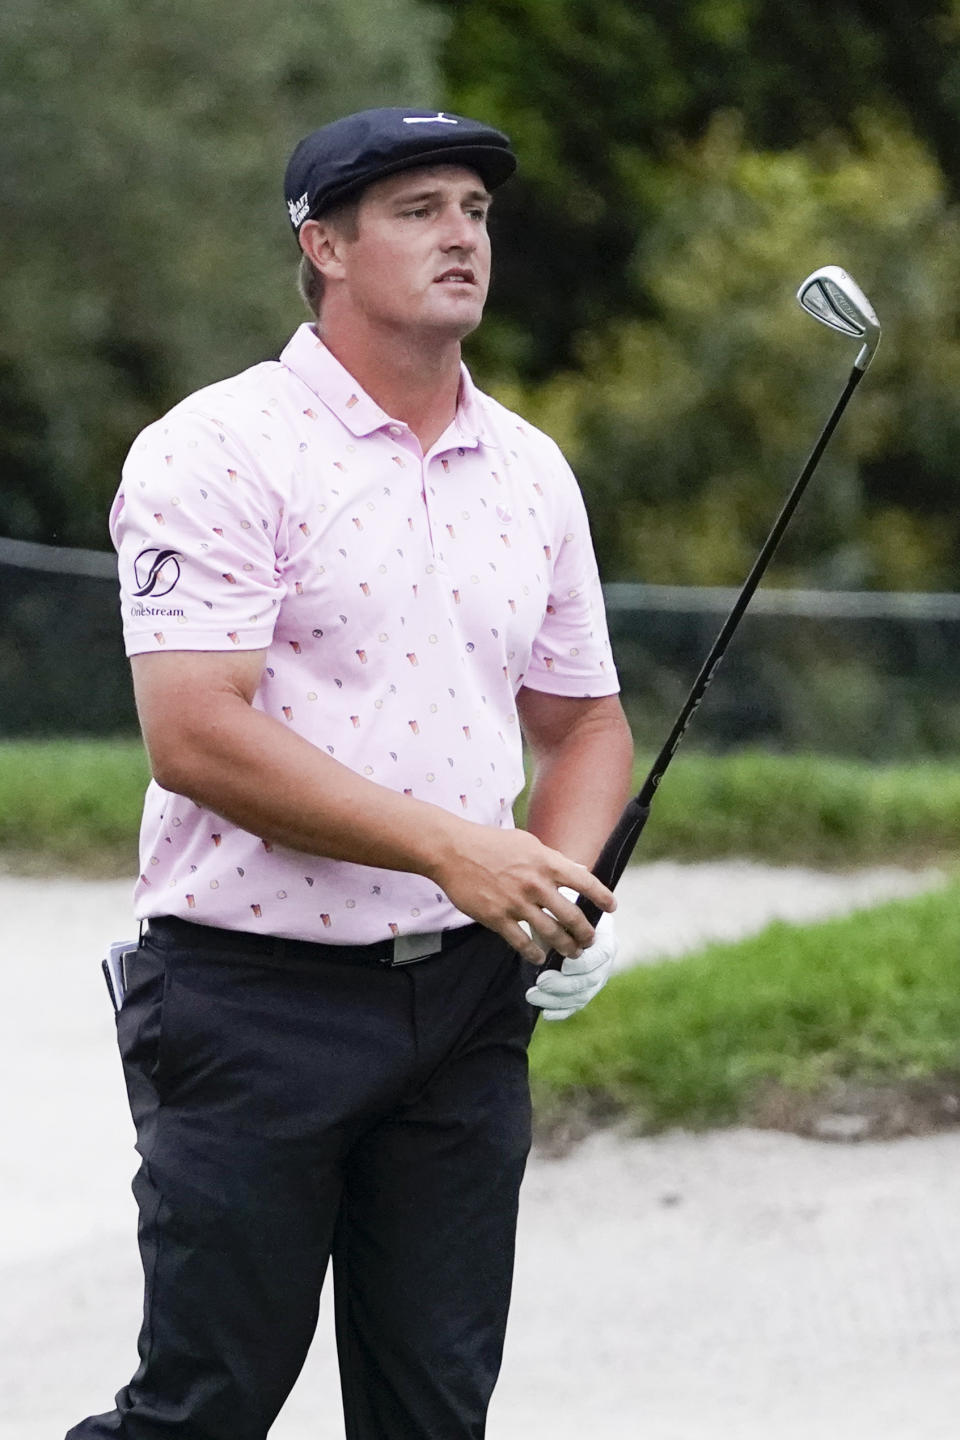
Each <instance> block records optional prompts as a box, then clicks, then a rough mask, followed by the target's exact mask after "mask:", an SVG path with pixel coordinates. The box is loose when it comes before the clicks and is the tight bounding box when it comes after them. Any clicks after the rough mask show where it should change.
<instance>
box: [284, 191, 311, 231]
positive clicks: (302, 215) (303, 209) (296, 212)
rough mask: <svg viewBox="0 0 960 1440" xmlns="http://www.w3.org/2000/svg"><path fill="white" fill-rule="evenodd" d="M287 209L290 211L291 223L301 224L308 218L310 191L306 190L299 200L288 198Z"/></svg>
mask: <svg viewBox="0 0 960 1440" xmlns="http://www.w3.org/2000/svg"><path fill="white" fill-rule="evenodd" d="M287 209H288V210H289V211H290V224H291V225H299V224H300V222H301V221H302V220H306V218H307V212H308V211H309V209H310V192H309V191H308V190H304V192H303V194H302V195H301V196H300V199H299V200H288V201H287Z"/></svg>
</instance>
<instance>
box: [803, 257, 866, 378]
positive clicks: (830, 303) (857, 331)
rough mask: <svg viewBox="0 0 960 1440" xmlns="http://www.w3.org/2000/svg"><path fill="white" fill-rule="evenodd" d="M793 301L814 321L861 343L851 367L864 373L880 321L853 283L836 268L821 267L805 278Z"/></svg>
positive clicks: (844, 272)
mask: <svg viewBox="0 0 960 1440" xmlns="http://www.w3.org/2000/svg"><path fill="white" fill-rule="evenodd" d="M797 299H798V300H799V302H800V304H801V305H802V306H803V308H804V310H806V312H807V314H808V315H812V316H813V318H814V319H815V320H820V321H822V322H823V324H824V325H829V326H830V327H831V329H833V330H839V331H840V333H841V334H842V335H850V336H852V337H853V338H854V339H855V340H862V341H863V342H864V343H863V349H862V350H861V351H860V354H859V355H858V356H857V358H856V360H855V361H854V365H855V367H856V368H857V369H858V370H866V368H867V366H868V365H869V364H870V361H871V360H872V359H873V357H874V355H875V353H876V349H877V346H878V345H879V344H880V321H879V320H878V319H877V315H876V311H875V310H874V308H873V306H872V305H871V304H870V301H869V300H868V299H867V297H866V295H864V293H863V291H862V290H861V289H860V286H859V285H858V284H857V282H856V280H854V279H853V277H852V276H851V275H848V274H847V272H846V270H841V268H840V266H839V265H823V266H821V268H820V269H819V270H814V272H813V274H812V275H808V276H807V278H806V280H804V282H803V284H802V285H801V286H800V289H799V290H798V291H797Z"/></svg>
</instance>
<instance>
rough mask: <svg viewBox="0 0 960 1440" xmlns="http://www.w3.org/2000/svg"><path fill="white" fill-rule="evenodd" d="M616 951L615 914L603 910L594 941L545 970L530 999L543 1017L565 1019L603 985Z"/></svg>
mask: <svg viewBox="0 0 960 1440" xmlns="http://www.w3.org/2000/svg"><path fill="white" fill-rule="evenodd" d="M573 898H574V899H576V896H574V897H573ZM616 955H617V933H616V928H615V926H614V921H613V916H612V915H607V914H604V915H601V916H600V919H599V920H598V921H597V926H596V930H595V931H594V939H593V944H592V945H590V946H588V948H587V949H586V950H583V951H581V953H580V954H579V955H578V956H576V957H575V958H571V957H568V958H567V959H565V960H564V962H563V967H562V969H560V970H546V971H544V973H543V974H542V975H540V976H539V978H538V980H537V983H536V985H531V987H530V989H529V990H528V991H527V994H526V998H527V1000H528V1002H529V1003H530V1004H531V1005H536V1006H537V1007H538V1008H539V1009H540V1010H542V1011H543V1018H544V1020H566V1019H567V1018H568V1016H570V1015H574V1014H576V1012H577V1011H578V1010H582V1009H583V1007H584V1005H587V1004H589V1002H590V1001H591V1000H592V999H593V997H594V995H597V994H599V992H600V991H601V990H602V989H603V987H604V985H606V983H607V980H608V979H609V978H610V972H611V971H612V969H613V962H614V960H615V959H616Z"/></svg>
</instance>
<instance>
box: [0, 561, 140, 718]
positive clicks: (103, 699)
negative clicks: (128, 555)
mask: <svg viewBox="0 0 960 1440" xmlns="http://www.w3.org/2000/svg"><path fill="white" fill-rule="evenodd" d="M136 723H137V721H136V712H135V710H134V706H133V692H132V690H131V686H130V671H129V667H128V665H127V662H126V659H125V658H124V653H123V642H122V639H121V634H120V607H119V603H118V599H117V568H116V560H115V558H114V556H113V555H112V554H107V553H102V552H100V551H93V550H65V549H60V548H57V547H55V546H48V545H30V544H26V543H25V542H23V541H18V540H3V539H0V736H4V737H12V736H21V735H37V736H40V735H105V734H107V735H109V734H117V733H121V732H123V731H133V730H135V729H136Z"/></svg>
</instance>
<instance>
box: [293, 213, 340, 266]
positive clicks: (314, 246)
mask: <svg viewBox="0 0 960 1440" xmlns="http://www.w3.org/2000/svg"><path fill="white" fill-rule="evenodd" d="M299 240H300V249H301V250H302V251H303V253H304V255H306V256H307V257H308V258H309V260H310V261H311V262H312V264H313V265H315V266H316V268H317V269H318V270H319V271H320V274H321V275H323V276H324V278H325V279H326V278H332V279H340V278H341V277H342V275H343V250H344V248H345V245H346V241H345V240H344V237H343V235H342V234H341V233H340V231H339V230H337V229H336V228H335V227H334V226H333V225H331V224H330V223H329V221H326V220H322V219H321V220H305V221H304V222H303V224H302V225H301V227H300V235H299Z"/></svg>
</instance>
